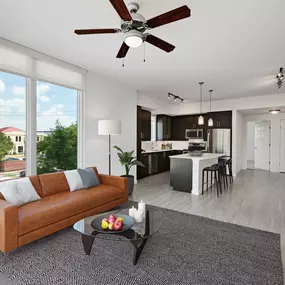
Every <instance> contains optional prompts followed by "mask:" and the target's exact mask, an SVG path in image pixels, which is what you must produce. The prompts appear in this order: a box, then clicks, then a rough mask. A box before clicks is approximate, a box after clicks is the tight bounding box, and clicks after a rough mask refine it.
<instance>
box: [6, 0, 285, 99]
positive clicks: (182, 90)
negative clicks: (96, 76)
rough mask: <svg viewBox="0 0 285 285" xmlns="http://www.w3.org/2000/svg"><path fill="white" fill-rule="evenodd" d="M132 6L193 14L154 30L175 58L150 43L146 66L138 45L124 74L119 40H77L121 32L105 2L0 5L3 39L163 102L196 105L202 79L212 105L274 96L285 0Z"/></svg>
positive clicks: (282, 56) (156, 1) (282, 62)
mask: <svg viewBox="0 0 285 285" xmlns="http://www.w3.org/2000/svg"><path fill="white" fill-rule="evenodd" d="M126 2H127V1H126ZM137 2H139V3H140V4H141V9H140V11H139V12H140V13H141V14H143V15H144V16H145V17H146V18H151V17H153V16H156V15H158V14H162V13H164V12H166V11H169V10H171V9H174V8H176V7H178V6H181V5H184V4H186V5H188V6H189V8H191V10H192V16H191V18H188V19H185V20H182V21H179V22H176V23H173V24H169V25H166V26H163V27H159V28H156V29H154V30H152V31H151V33H152V34H154V35H156V36H158V37H161V38H162V39H164V40H166V41H169V42H170V43H172V44H174V45H176V49H175V50H174V52H173V53H171V54H167V53H164V52H163V51H161V50H159V49H157V48H155V47H153V46H150V45H147V48H146V55H147V61H146V63H143V47H140V48H138V49H133V50H130V52H129V54H128V56H127V58H126V61H125V67H124V68H123V67H122V66H121V64H122V62H121V60H119V59H116V54H117V52H118V50H119V47H120V45H121V35H119V34H114V35H96V36H80V37H79V36H76V35H74V34H73V30H74V29H79V28H119V27H120V19H119V17H118V15H117V14H116V12H115V10H114V9H113V7H112V6H111V4H110V3H109V1H108V0H80V1H78V0H49V1H43V0H26V1H19V0H1V17H0V36H1V37H3V38H6V39H8V40H11V41H14V42H17V43H20V44H22V45H25V46H27V47H30V48H33V49H35V50H38V51H41V52H44V53H46V54H49V55H52V56H54V57H57V58H60V59H62V60H65V61H67V62H70V63H73V64H75V65H78V66H81V67H83V68H86V69H88V70H92V71H97V72H99V73H103V74H107V75H109V76H111V77H115V78H117V79H119V80H120V81H124V82H128V83H129V84H132V85H134V86H135V87H136V88H137V89H139V90H140V91H141V92H142V93H144V94H146V95H150V96H153V97H156V98H160V99H163V100H167V92H172V93H174V94H177V95H179V96H181V97H184V98H185V99H188V100H189V101H190V102H191V101H197V100H199V85H198V82H199V81H201V80H202V81H205V91H207V90H208V89H212V88H213V89H214V90H215V92H214V93H213V100H218V99H225V98H239V97H247V96H257V95H266V94H274V93H277V89H276V80H275V75H276V73H277V71H278V69H279V67H280V66H285V53H284V46H285V37H284V28H285V17H284V11H285V1H284V0H270V1H269V0H238V1H237V0H175V1H173V0H138V1H137ZM283 90H284V87H283ZM283 92H284V91H283ZM207 96H208V94H207ZM205 97H206V95H205Z"/></svg>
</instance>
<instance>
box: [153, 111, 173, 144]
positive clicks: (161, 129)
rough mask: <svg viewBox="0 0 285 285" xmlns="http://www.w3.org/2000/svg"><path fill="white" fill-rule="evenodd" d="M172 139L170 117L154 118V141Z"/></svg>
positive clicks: (158, 116) (159, 116)
mask: <svg viewBox="0 0 285 285" xmlns="http://www.w3.org/2000/svg"><path fill="white" fill-rule="evenodd" d="M171 139H172V131H171V117H170V116H167V115H157V116H156V140H158V141H164V140H171Z"/></svg>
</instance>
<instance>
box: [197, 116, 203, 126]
mask: <svg viewBox="0 0 285 285" xmlns="http://www.w3.org/2000/svg"><path fill="white" fill-rule="evenodd" d="M198 125H204V117H203V116H199V118H198Z"/></svg>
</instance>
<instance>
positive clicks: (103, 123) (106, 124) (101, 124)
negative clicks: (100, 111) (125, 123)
mask: <svg viewBox="0 0 285 285" xmlns="http://www.w3.org/2000/svg"><path fill="white" fill-rule="evenodd" d="M120 134H121V121H119V120H99V121H98V135H102V136H109V175H111V135H120Z"/></svg>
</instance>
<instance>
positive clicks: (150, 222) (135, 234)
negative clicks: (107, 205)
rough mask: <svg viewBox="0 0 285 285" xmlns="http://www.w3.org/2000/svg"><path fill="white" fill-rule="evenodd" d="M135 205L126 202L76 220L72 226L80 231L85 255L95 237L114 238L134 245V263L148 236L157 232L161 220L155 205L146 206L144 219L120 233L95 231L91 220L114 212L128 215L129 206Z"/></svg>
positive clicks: (160, 213) (88, 252)
mask: <svg viewBox="0 0 285 285" xmlns="http://www.w3.org/2000/svg"><path fill="white" fill-rule="evenodd" d="M132 206H135V207H136V208H137V203H131V204H130V203H126V204H123V205H121V206H119V207H117V208H114V209H113V210H111V211H107V212H104V213H100V214H98V215H94V216H91V217H88V218H85V219H83V220H80V221H78V222H77V223H75V224H74V225H73V228H74V229H75V230H76V231H78V232H79V233H81V237H82V244H83V248H84V251H85V253H86V254H87V255H90V252H91V249H92V246H93V243H94V240H95V237H98V238H99V237H100V238H106V239H108V240H114V241H119V242H130V243H131V244H132V245H133V246H134V254H133V264H134V265H136V264H137V261H138V259H139V257H140V255H141V252H142V250H143V248H144V246H145V244H146V242H147V240H148V238H149V237H151V236H152V235H154V234H155V233H157V232H158V230H159V228H160V226H161V222H162V212H161V211H160V210H159V209H158V208H155V207H152V206H151V207H146V214H145V219H144V220H143V222H142V223H135V224H134V226H133V227H131V228H130V229H128V230H126V231H125V232H121V233H116V232H113V233H108V232H106V233H102V232H101V231H100V232H99V231H96V230H95V229H94V228H93V227H92V226H91V223H92V221H93V220H94V219H95V218H97V217H100V216H102V215H104V216H105V215H106V214H107V215H108V214H114V215H116V216H117V217H118V216H120V214H123V215H128V214H129V208H131V207H132Z"/></svg>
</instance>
